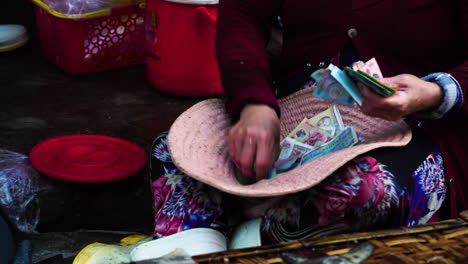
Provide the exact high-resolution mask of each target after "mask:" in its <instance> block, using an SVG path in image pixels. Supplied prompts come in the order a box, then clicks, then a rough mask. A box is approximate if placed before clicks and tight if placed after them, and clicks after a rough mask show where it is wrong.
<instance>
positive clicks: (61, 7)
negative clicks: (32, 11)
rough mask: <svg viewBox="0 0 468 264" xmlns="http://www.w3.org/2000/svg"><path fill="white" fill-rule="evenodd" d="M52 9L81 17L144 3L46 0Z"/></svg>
mask: <svg viewBox="0 0 468 264" xmlns="http://www.w3.org/2000/svg"><path fill="white" fill-rule="evenodd" d="M43 2H44V3H46V4H47V5H48V6H49V7H50V8H52V9H53V10H55V11H57V12H60V13H62V14H67V15H80V14H85V13H90V12H94V11H99V10H103V9H109V8H113V7H118V6H125V5H131V4H136V3H139V2H142V0H44V1H43Z"/></svg>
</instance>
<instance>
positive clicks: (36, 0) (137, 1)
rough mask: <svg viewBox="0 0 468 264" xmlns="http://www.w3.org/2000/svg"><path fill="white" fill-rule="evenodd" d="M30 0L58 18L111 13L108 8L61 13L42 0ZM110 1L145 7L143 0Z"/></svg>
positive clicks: (76, 17) (118, 4)
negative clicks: (79, 12) (77, 12)
mask: <svg viewBox="0 0 468 264" xmlns="http://www.w3.org/2000/svg"><path fill="white" fill-rule="evenodd" d="M32 1H33V3H35V4H36V5H38V6H39V7H41V8H42V9H44V10H46V11H47V12H48V13H49V14H51V15H53V16H56V17H60V18H66V19H80V18H95V17H101V16H108V15H110V14H111V9H110V8H106V9H102V10H98V11H93V12H89V13H83V14H63V13H60V12H57V11H55V10H53V9H52V8H50V7H49V6H48V5H47V4H46V3H44V2H42V0H32ZM112 2H114V3H116V6H120V5H121V6H125V5H132V4H138V6H139V7H140V8H141V9H144V8H145V7H146V5H145V0H113V1H112Z"/></svg>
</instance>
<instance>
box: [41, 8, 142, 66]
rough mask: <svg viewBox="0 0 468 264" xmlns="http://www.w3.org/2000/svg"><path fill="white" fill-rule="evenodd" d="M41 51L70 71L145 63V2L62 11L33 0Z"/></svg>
mask: <svg viewBox="0 0 468 264" xmlns="http://www.w3.org/2000/svg"><path fill="white" fill-rule="evenodd" d="M33 2H34V3H35V4H36V5H35V12H36V21H37V28H38V32H39V40H40V45H41V53H42V55H43V56H44V57H45V58H46V59H47V60H49V61H50V62H52V63H54V64H55V65H57V66H58V67H60V68H61V69H62V70H64V71H65V72H67V73H70V74H79V73H86V72H95V71H100V70H105V69H110V68H114V67H122V66H128V65H134V64H141V63H144V47H145V33H144V32H145V31H144V30H145V23H144V16H145V12H144V6H143V5H131V6H125V7H118V8H113V9H109V10H102V11H99V12H94V13H88V14H83V15H74V16H73V15H64V14H61V13H58V12H55V11H53V10H51V9H50V8H48V6H47V5H46V4H44V3H43V2H41V0H33Z"/></svg>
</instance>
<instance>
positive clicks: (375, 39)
mask: <svg viewBox="0 0 468 264" xmlns="http://www.w3.org/2000/svg"><path fill="white" fill-rule="evenodd" d="M279 15H280V16H281V18H282V22H283V26H284V42H283V50H282V54H281V58H280V67H279V73H280V78H287V77H288V76H293V75H294V74H296V73H300V72H304V71H306V70H308V69H310V68H311V67H316V66H317V65H319V63H320V62H321V61H323V60H325V59H327V58H331V57H333V56H335V55H336V54H337V53H339V51H340V50H341V48H343V47H344V46H345V45H346V43H348V41H352V42H353V44H354V46H355V47H356V48H357V50H358V51H359V52H360V54H361V55H362V57H363V58H364V59H365V60H367V59H370V58H372V57H375V58H376V59H377V61H378V62H379V65H380V67H381V69H382V72H383V74H384V76H394V75H397V74H401V73H409V74H414V75H416V76H420V77H422V76H424V75H426V74H429V73H432V72H448V73H451V74H452V75H453V76H454V77H455V78H456V79H457V80H458V81H459V83H460V85H461V87H462V90H463V96H464V103H463V107H462V108H461V109H459V110H457V111H452V112H451V113H450V114H448V115H447V116H446V117H444V118H443V119H441V120H436V121H430V122H428V123H427V127H428V130H429V132H430V134H431V135H432V137H433V138H434V140H435V141H436V143H437V144H438V146H439V147H440V148H441V151H442V154H443V156H444V163H445V166H446V171H447V175H448V182H450V184H449V193H450V200H451V211H452V216H456V214H457V213H458V212H459V211H461V210H465V209H468V195H467V194H468V190H465V189H466V188H467V187H468V182H467V181H468V125H467V123H466V122H467V117H468V98H467V97H466V95H467V94H468V61H467V57H468V56H467V55H468V1H466V0H392V1H390V0H360V1H359V0H355V1H331V0H314V1H311V0H221V1H220V5H219V9H218V24H217V25H218V26H217V34H216V56H217V59H218V63H219V69H220V73H221V81H222V85H223V87H224V89H225V91H226V95H227V97H228V103H227V110H228V112H229V113H230V114H231V115H232V116H233V117H234V118H238V115H239V113H240V111H241V110H242V107H243V106H244V105H245V103H246V102H250V101H252V102H257V103H264V104H268V105H270V106H272V107H273V108H275V109H277V111H278V112H279V108H278V102H277V100H276V97H275V95H274V94H273V92H272V89H271V86H272V77H271V69H270V65H269V63H268V58H267V54H266V49H265V46H266V43H267V42H268V40H269V33H270V30H271V25H272V22H273V21H274V20H275V18H276V17H277V16H279ZM350 29H353V30H351V31H350ZM356 33H357V34H356Z"/></svg>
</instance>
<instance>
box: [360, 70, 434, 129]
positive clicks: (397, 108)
mask: <svg viewBox="0 0 468 264" xmlns="http://www.w3.org/2000/svg"><path fill="white" fill-rule="evenodd" d="M380 81H381V82H383V83H385V84H386V85H388V86H390V87H392V88H394V89H395V90H397V91H396V93H395V94H393V95H391V96H389V97H382V96H379V95H377V94H376V93H374V92H372V91H371V90H370V89H369V88H368V87H367V86H365V85H363V84H361V83H359V84H358V86H359V88H360V89H361V93H362V96H363V97H364V100H363V103H362V106H361V110H362V112H363V113H365V114H366V115H369V116H375V117H380V118H383V119H386V120H390V121H396V120H399V119H400V118H402V117H404V116H408V115H411V114H413V113H416V112H419V111H426V110H431V109H434V108H436V107H437V106H438V105H440V104H441V103H442V99H443V92H442V89H441V88H440V86H439V85H438V84H436V83H433V82H427V81H424V80H421V79H419V78H418V77H416V76H414V75H410V74H400V75H397V76H394V77H390V78H383V79H380Z"/></svg>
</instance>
